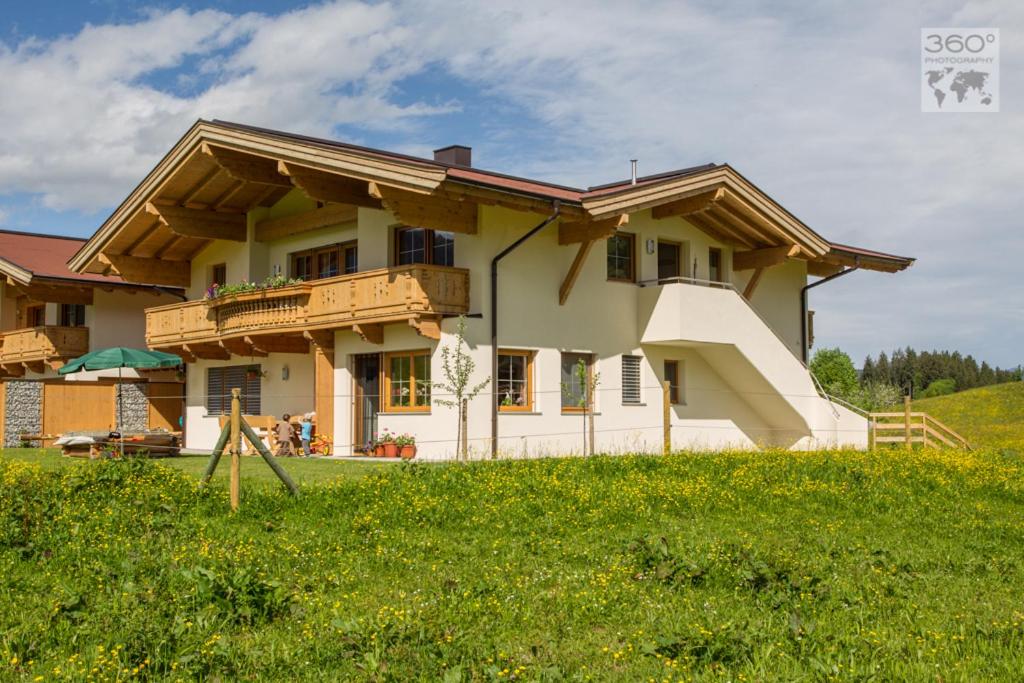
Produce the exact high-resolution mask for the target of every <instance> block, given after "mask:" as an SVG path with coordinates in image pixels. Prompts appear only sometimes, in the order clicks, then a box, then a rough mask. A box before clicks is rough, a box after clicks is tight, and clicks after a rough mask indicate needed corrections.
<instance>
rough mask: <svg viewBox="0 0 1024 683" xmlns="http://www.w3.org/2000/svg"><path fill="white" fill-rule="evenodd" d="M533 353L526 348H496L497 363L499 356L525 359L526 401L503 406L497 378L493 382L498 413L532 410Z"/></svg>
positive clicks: (528, 411) (527, 411) (530, 411)
mask: <svg viewBox="0 0 1024 683" xmlns="http://www.w3.org/2000/svg"><path fill="white" fill-rule="evenodd" d="M534 355H535V353H534V352H533V351H529V350H526V349H498V359H499V361H498V362H499V364H500V362H501V360H500V359H501V356H519V357H523V358H525V359H526V403H525V404H524V405H521V406H515V405H512V406H503V405H502V404H501V397H500V396H499V395H498V380H497V379H496V380H495V382H494V400H495V401H497V402H498V412H500V413H532V412H533V357H534Z"/></svg>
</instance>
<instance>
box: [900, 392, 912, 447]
mask: <svg viewBox="0 0 1024 683" xmlns="http://www.w3.org/2000/svg"><path fill="white" fill-rule="evenodd" d="M903 421H904V424H903V427H904V432H903V433H904V436H905V437H906V445H907V450H908V451H909V450H910V449H911V448H913V447H914V443H913V440H912V437H911V434H910V394H907V395H906V396H904V397H903Z"/></svg>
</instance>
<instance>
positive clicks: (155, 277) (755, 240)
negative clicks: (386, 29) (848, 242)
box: [70, 120, 913, 458]
mask: <svg viewBox="0 0 1024 683" xmlns="http://www.w3.org/2000/svg"><path fill="white" fill-rule="evenodd" d="M912 262H913V259H910V258H904V257H900V256H893V255H890V254H885V253H881V252H876V251H870V250H867V249H860V248H855V247H849V246H843V245H838V244H834V243H832V242H829V241H828V240H827V239H825V238H824V237H822V236H821V235H819V234H818V233H816V232H815V231H813V230H812V229H811V228H809V227H808V226H807V225H805V224H804V223H802V222H801V221H800V220H799V219H797V218H796V217H795V216H793V215H792V214H791V213H789V212H788V211H787V210H786V209H785V208H783V207H782V206H780V205H779V204H778V203H777V202H775V201H773V200H772V199H771V198H770V197H768V196H767V195H766V194H765V193H764V192H762V191H761V190H760V189H758V188H757V187H756V186H755V185H754V184H752V183H751V182H750V181H749V180H747V179H746V178H744V177H743V176H742V175H740V174H739V173H738V172H737V171H736V170H735V169H733V168H732V167H730V166H728V165H720V164H710V165H705V166H698V167H693V168H687V169H682V170H679V171H673V172H670V173H663V174H660V175H656V176H648V177H641V178H636V177H635V176H634V178H630V179H629V180H625V181H621V182H617V183H613V184H609V185H604V186H601V187H593V188H590V189H586V190H584V189H577V188H571V187H563V186H559V185H553V184H549V183H543V182H538V181H533V180H528V179H524V178H518V177H512V176H508V175H503V174H500V173H494V172H490V171H484V170H481V169H478V168H475V167H474V166H473V165H472V159H471V150H470V149H469V148H466V147H461V146H453V147H447V148H444V149H440V150H438V151H437V152H436V153H435V158H434V159H419V158H413V157H409V156H405V155H401V154H394V153H389V152H384V151H380V150H374V149H367V148H363V147H358V146H354V145H348V144H343V143H339V142H334V141H330V140H321V139H315V138H310V137H304V136H300V135H292V134H288V133H283V132H278V131H272V130H266V129H260V128H255V127H251V126H245V125H239V124H233V123H225V122H217V121H213V122H210V121H202V120H201V121H199V122H197V123H196V124H195V125H194V126H193V127H192V128H191V129H190V130H189V131H188V132H187V133H186V134H185V136H184V137H183V138H181V140H180V141H179V142H178V143H177V144H176V145H175V146H174V147H173V149H171V150H170V152H168V154H167V155H166V156H165V157H164V159H163V160H162V161H161V162H160V163H159V164H158V165H157V166H156V167H155V168H154V169H153V170H152V171H151V172H150V174H149V175H148V176H146V177H145V178H144V179H143V180H142V182H141V183H140V184H139V186H138V187H137V188H136V189H135V191H134V192H132V194H131V195H130V196H129V197H127V198H126V199H125V200H124V202H123V203H122V204H121V205H120V206H119V207H118V209H117V210H116V211H115V212H114V213H113V215H112V216H111V217H110V218H109V219H108V220H107V221H106V222H105V223H104V224H103V225H102V226H101V227H100V229H99V230H98V231H97V232H96V234H95V235H94V236H93V237H92V238H91V239H90V240H89V241H88V243H87V244H85V245H84V246H83V247H82V248H81V250H79V251H78V253H77V254H75V255H74V257H73V258H72V259H71V261H70V267H71V268H72V269H73V270H74V271H76V272H78V273H82V274H83V275H85V274H93V275H110V274H113V273H118V272H119V273H121V274H122V275H123V276H125V277H127V278H129V279H132V278H138V277H143V276H145V277H147V278H149V280H148V281H152V282H158V283H161V284H164V285H167V286H172V287H182V288H184V289H185V291H186V295H187V300H186V301H184V302H175V303H169V304H167V305H160V306H153V307H151V308H149V309H147V311H146V342H147V344H148V345H149V347H150V348H154V349H160V350H165V351H170V352H174V353H178V354H181V355H182V356H183V357H184V358H185V359H186V360H187V361H188V377H187V406H186V431H187V436H186V446H187V447H191V448H210V447H211V446H212V444H213V443H214V441H215V440H216V436H217V434H218V432H219V419H220V416H221V415H222V414H223V413H224V412H225V411H226V410H227V409H228V403H229V401H228V394H229V390H230V389H231V388H232V387H239V388H241V389H242V393H243V395H244V398H243V403H244V405H243V410H244V411H245V412H246V413H248V414H252V415H264V416H273V415H281V414H282V413H285V412H287V413H290V414H292V415H296V414H300V413H304V412H307V411H315V412H316V414H317V419H316V428H317V430H318V431H319V432H321V433H325V434H330V435H333V439H334V442H335V448H336V452H337V453H338V454H342V455H344V454H352V453H357V452H359V450H360V449H361V447H362V445H363V444H365V443H366V442H367V441H368V440H369V439H371V438H372V436H373V435H374V434H375V433H377V432H378V431H380V430H384V429H389V430H391V431H392V432H399V433H402V432H408V433H410V434H413V435H414V436H415V437H417V439H418V443H419V449H420V455H421V456H423V457H427V458H445V457H451V456H452V454H453V453H454V452H455V446H456V431H457V424H458V422H457V411H456V408H454V407H450V406H447V405H440V402H439V401H438V400H436V399H439V398H441V397H440V396H438V393H439V391H440V390H439V389H438V388H437V386H436V384H437V383H438V382H440V381H443V379H444V378H443V367H442V349H443V348H444V347H450V346H452V345H453V343H454V338H453V331H454V330H455V329H456V325H457V317H458V316H460V315H465V316H467V333H466V338H467V342H468V344H469V348H470V352H471V354H472V357H473V358H474V359H475V363H476V372H475V376H474V378H473V380H474V383H475V382H476V381H481V380H483V379H485V378H487V377H493V378H494V381H493V383H492V384H491V385H490V386H489V387H488V389H487V390H486V391H485V392H483V393H482V394H480V395H479V396H478V397H477V398H476V399H475V400H474V401H472V402H471V403H470V404H469V406H468V422H469V434H468V436H469V440H470V446H471V448H472V450H473V451H475V452H476V453H478V454H488V453H499V454H523V453H526V454H531V455H536V454H557V453H569V452H573V451H575V452H579V451H580V449H581V447H582V432H583V427H582V425H583V424H584V421H583V420H582V419H581V412H580V410H581V408H580V394H581V386H580V382H579V381H577V376H576V374H574V372H573V369H574V368H576V367H578V365H579V364H580V363H582V364H583V366H584V368H585V372H586V373H587V376H589V377H590V378H593V379H597V380H598V385H597V389H596V392H595V398H594V401H593V412H594V413H595V418H594V424H595V427H594V431H595V438H596V443H597V448H598V450H603V451H616V452H621V451H632V450H658V449H660V448H661V444H662V425H663V400H662V397H663V393H664V392H663V386H664V385H663V382H665V381H668V382H669V384H670V387H669V391H668V394H669V400H670V402H671V406H670V410H669V415H670V420H671V438H672V443H673V445H674V446H675V447H700V448H721V447H727V446H743V447H750V446H756V445H774V446H780V447H787V448H811V447H815V446H818V445H846V444H849V445H854V446H863V445H865V443H866V433H867V432H866V426H867V425H866V423H865V420H864V419H863V418H862V417H861V416H859V415H857V414H855V413H854V412H852V411H850V410H848V409H847V408H845V407H843V406H841V405H839V404H837V403H835V402H833V401H831V400H829V399H828V398H827V397H824V396H823V395H822V394H821V393H819V389H818V387H817V386H816V384H815V381H814V379H813V378H812V376H811V374H810V373H809V372H808V370H807V368H806V366H805V364H804V361H805V358H806V348H807V343H808V339H809V337H810V329H809V327H810V325H809V322H808V319H809V311H807V310H806V289H805V287H807V286H808V282H809V279H808V278H809V277H811V276H817V277H828V276H838V275H839V274H841V273H846V272H850V271H852V270H853V269H864V270H877V271H883V272H896V271H900V270H903V269H904V268H906V267H908V266H909V265H911V263H912ZM268 278H270V280H268V282H269V283H270V284H271V285H272V286H271V287H269V288H266V289H262V290H254V291H239V288H238V287H230V288H229V290H228V292H229V293H228V294H226V295H225V294H224V291H223V290H222V289H221V290H217V289H211V285H213V284H215V283H216V284H218V285H223V284H224V283H228V284H229V285H235V284H237V283H241V282H243V281H245V282H249V283H259V282H262V281H264V280H267V279H268ZM289 278H294V279H295V281H297V282H298V284H287V282H288V281H289V280H288V279H289ZM208 293H209V294H215V296H211V297H208V296H207V294H208Z"/></svg>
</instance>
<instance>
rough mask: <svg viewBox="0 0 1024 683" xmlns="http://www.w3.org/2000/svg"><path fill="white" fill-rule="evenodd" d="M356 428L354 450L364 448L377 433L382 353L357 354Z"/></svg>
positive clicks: (354, 369) (355, 363)
mask: <svg viewBox="0 0 1024 683" xmlns="http://www.w3.org/2000/svg"><path fill="white" fill-rule="evenodd" d="M354 360H355V362H354V367H353V369H352V371H353V374H354V375H355V416H354V418H355V425H354V426H355V430H354V437H355V438H354V439H353V446H354V448H353V450H357V451H361V450H364V448H365V447H366V444H367V443H368V442H369V441H370V439H372V438H373V436H374V434H376V433H377V413H379V412H380V384H381V383H380V375H381V372H380V370H381V365H380V354H379V353H362V354H359V355H357V356H355V359H354Z"/></svg>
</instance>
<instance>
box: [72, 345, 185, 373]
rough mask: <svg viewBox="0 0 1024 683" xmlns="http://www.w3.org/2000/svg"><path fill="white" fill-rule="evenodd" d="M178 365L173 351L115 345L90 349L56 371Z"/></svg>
mask: <svg viewBox="0 0 1024 683" xmlns="http://www.w3.org/2000/svg"><path fill="white" fill-rule="evenodd" d="M179 365H181V358H180V357H178V356H175V355H174V354H173V353H164V352H163V351H146V350H145V349H127V348H125V347H123V346H115V347H114V348H112V349H100V350H99V351H90V352H89V353H87V354H85V355H84V356H79V357H78V358H76V359H74V360H73V361H71V362H69V363H68V364H67V365H65V366H64V367H62V368H61V369H59V370H57V373H58V374H61V375H68V374H70V373H72V372H79V371H81V370H110V369H112V368H141V369H144V370H155V369H157V368H176V367H178V366H179Z"/></svg>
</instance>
